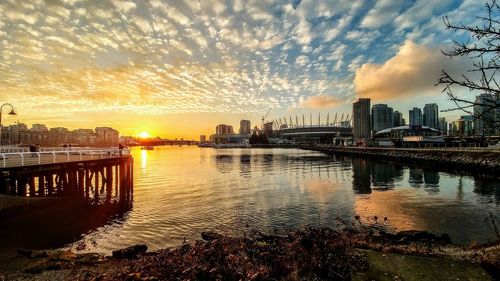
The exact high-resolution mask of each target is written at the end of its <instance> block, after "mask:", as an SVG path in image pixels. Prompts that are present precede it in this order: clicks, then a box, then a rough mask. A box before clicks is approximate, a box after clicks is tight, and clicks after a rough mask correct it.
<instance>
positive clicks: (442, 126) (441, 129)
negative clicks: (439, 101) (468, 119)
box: [438, 117, 448, 136]
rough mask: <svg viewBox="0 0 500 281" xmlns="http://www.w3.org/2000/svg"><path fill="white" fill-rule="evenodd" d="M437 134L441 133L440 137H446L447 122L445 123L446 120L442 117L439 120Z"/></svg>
mask: <svg viewBox="0 0 500 281" xmlns="http://www.w3.org/2000/svg"><path fill="white" fill-rule="evenodd" d="M438 123H439V132H441V135H443V136H446V135H448V122H446V119H445V118H444V117H441V118H439V121H438Z"/></svg>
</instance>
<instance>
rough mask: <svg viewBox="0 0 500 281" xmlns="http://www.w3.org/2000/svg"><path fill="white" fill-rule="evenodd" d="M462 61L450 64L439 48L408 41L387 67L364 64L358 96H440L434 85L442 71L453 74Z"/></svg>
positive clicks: (356, 80)
mask: <svg viewBox="0 0 500 281" xmlns="http://www.w3.org/2000/svg"><path fill="white" fill-rule="evenodd" d="M461 63H462V61H450V60H449V59H448V58H447V57H445V56H444V55H443V54H442V53H441V50H440V49H439V48H431V47H427V46H424V45H417V44H415V43H414V42H412V41H410V40H408V41H406V42H405V43H404V44H403V45H402V46H401V47H400V48H399V51H398V53H397V54H396V55H395V56H394V57H392V58H390V59H389V60H387V61H386V62H385V63H384V64H373V63H367V64H363V65H362V66H361V68H359V69H357V70H356V76H355V78H354V87H355V91H356V96H358V97H367V98H372V99H375V100H391V99H394V98H399V97H402V96H411V95H414V94H419V95H420V94H429V93H437V94H441V88H439V87H436V86H434V84H435V83H436V81H437V80H438V78H439V76H440V73H441V70H442V69H446V70H447V71H449V72H451V73H453V72H456V70H459V67H460V66H459V65H460V64H461Z"/></svg>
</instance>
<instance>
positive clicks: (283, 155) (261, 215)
mask: <svg viewBox="0 0 500 281" xmlns="http://www.w3.org/2000/svg"><path fill="white" fill-rule="evenodd" d="M133 156H134V159H135V163H134V164H135V167H134V168H135V171H134V173H135V174H134V181H135V183H134V202H133V206H132V208H131V209H130V210H128V211H126V212H124V213H121V214H120V215H119V216H117V217H114V218H111V219H109V220H108V221H107V223H105V224H103V225H101V226H99V227H97V228H94V229H92V230H90V231H89V232H88V233H86V234H83V235H82V237H81V238H80V239H79V240H78V241H76V242H74V243H71V244H69V245H67V246H66V248H71V249H73V250H77V251H99V252H105V253H109V252H110V251H111V250H114V249H117V248H122V247H125V246H129V245H132V244H138V243H145V244H147V245H148V246H149V247H150V249H151V250H154V249H158V248H163V247H169V246H176V245H179V244H180V243H182V241H184V240H186V241H192V240H195V239H199V237H200V233H201V232H202V231H207V230H215V231H224V232H230V233H232V232H234V231H236V232H237V231H241V230H244V229H245V228H246V226H247V225H248V226H250V227H251V228H258V229H261V230H265V231H272V230H274V229H275V228H282V227H300V226H304V225H307V224H321V225H327V226H331V227H335V226H336V218H337V217H341V218H344V219H346V220H353V217H354V215H355V214H359V215H360V216H361V218H362V220H363V221H364V222H365V223H368V224H374V223H375V220H374V219H373V217H374V216H378V217H379V218H383V217H387V218H388V220H387V222H385V226H386V227H387V228H389V229H392V230H409V229H417V230H428V231H432V232H435V233H448V234H449V235H450V236H451V238H452V240H453V241H454V242H455V243H470V242H472V241H478V242H486V241H488V240H490V239H492V238H494V232H493V231H492V230H491V229H490V227H491V225H489V224H488V223H487V222H486V221H485V219H486V218H487V217H488V216H489V214H490V213H492V214H494V215H496V216H497V217H498V215H499V214H500V184H499V181H498V179H481V178H473V177H471V176H462V175H460V174H449V173H445V172H440V171H435V170H429V169H424V168H419V167H408V166H405V165H398V164H391V163H389V162H377V161H373V160H366V159H360V158H352V157H344V156H328V155H325V154H322V153H318V152H311V151H304V150H298V149H219V150H215V149H211V148H198V147H157V148H156V149H155V150H152V151H141V150H138V149H133ZM378 222H379V223H381V222H383V220H382V219H379V221H378ZM497 223H498V220H497Z"/></svg>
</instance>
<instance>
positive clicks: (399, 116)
mask: <svg viewBox="0 0 500 281" xmlns="http://www.w3.org/2000/svg"><path fill="white" fill-rule="evenodd" d="M404 123H405V122H404V119H403V113H401V112H399V111H397V110H396V111H394V113H392V126H394V127H399V126H403V125H405V124H404Z"/></svg>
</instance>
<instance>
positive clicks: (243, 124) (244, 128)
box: [240, 120, 252, 135]
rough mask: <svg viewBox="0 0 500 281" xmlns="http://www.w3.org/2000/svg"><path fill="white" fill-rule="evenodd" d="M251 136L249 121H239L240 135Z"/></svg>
mask: <svg viewBox="0 0 500 281" xmlns="http://www.w3.org/2000/svg"><path fill="white" fill-rule="evenodd" d="M250 134H252V126H251V124H250V120H241V121H240V135H250Z"/></svg>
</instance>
